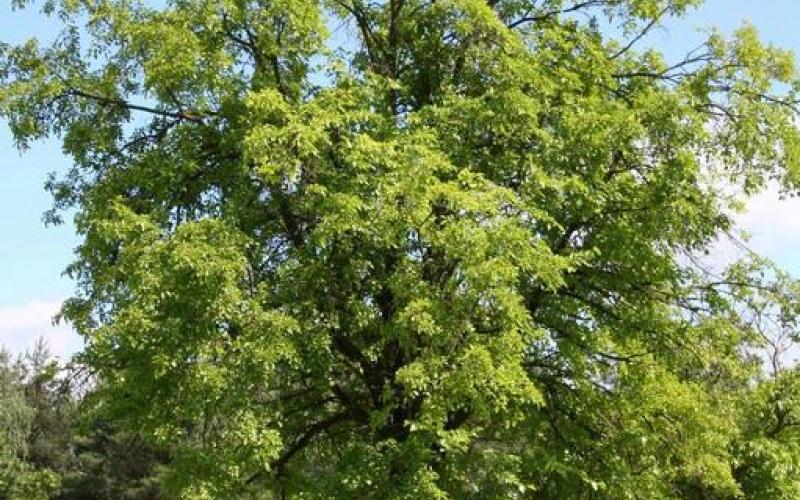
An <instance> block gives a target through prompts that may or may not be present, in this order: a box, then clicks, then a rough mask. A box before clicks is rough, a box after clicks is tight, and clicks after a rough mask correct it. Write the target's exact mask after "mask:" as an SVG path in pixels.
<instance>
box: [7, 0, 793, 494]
mask: <svg viewBox="0 0 800 500" xmlns="http://www.w3.org/2000/svg"><path fill="white" fill-rule="evenodd" d="M18 3H20V4H25V3H27V2H25V1H19V2H18ZM697 3H699V2H698V1H695V0H592V1H587V2H581V1H578V2H577V3H574V4H571V3H569V2H563V1H560V0H544V1H537V2H534V1H529V0H488V1H487V0H388V1H382V2H365V1H362V0H328V1H324V2H312V1H308V0H272V1H268V0H170V1H167V2H165V4H166V5H163V6H161V7H151V6H146V5H142V4H141V3H140V2H136V1H133V0H63V1H61V2H55V1H53V0H50V1H49V2H47V3H46V4H45V9H46V11H47V12H49V13H51V14H52V15H58V16H60V17H61V18H62V19H63V20H64V22H65V24H66V26H67V28H66V29H65V31H64V33H63V35H62V36H61V37H60V38H59V39H58V41H57V42H55V43H54V44H53V45H52V46H50V47H40V46H39V45H38V44H37V43H35V42H30V43H27V44H24V45H21V46H17V47H12V46H4V47H3V51H2V57H0V61H2V66H1V67H0V75H2V79H3V84H4V86H3V88H2V89H0V112H1V113H2V115H3V116H4V117H5V118H7V119H8V120H9V122H10V125H11V128H12V130H13V132H14V134H15V137H16V138H17V141H18V143H19V145H20V147H23V148H24V147H25V146H26V145H27V144H28V143H29V142H30V141H32V140H35V139H39V138H42V137H46V136H50V135H58V136H60V137H63V142H64V149H65V151H66V152H67V153H69V154H70V155H72V157H73V158H74V162H75V163H74V167H73V169H72V170H71V171H70V172H69V174H68V175H66V176H65V177H64V178H63V179H53V180H52V181H51V183H50V188H51V189H52V191H53V193H54V195H55V199H56V209H57V210H58V209H69V208H75V209H77V211H78V215H77V219H76V220H77V227H78V230H79V232H80V233H81V234H82V235H83V237H84V239H83V243H82V245H81V246H80V248H79V250H78V254H77V258H76V261H75V263H74V264H73V265H72V266H71V267H70V269H69V272H70V273H71V275H72V276H73V277H74V278H75V279H76V280H77V281H78V283H79V285H80V289H79V293H78V294H77V296H76V297H75V298H74V299H72V300H71V301H70V302H69V303H68V304H67V306H66V307H65V309H64V313H63V314H64V316H65V317H66V318H67V319H69V320H70V321H72V322H73V324H74V325H75V326H76V327H77V329H78V331H79V332H80V333H81V334H83V335H84V336H85V337H86V340H87V348H86V351H85V352H84V353H83V354H82V359H83V361H84V362H85V363H86V364H88V366H89V367H91V368H92V369H94V370H95V371H96V373H97V375H98V377H99V380H100V390H101V395H102V397H103V405H104V408H105V411H106V412H107V414H108V415H109V416H111V417H113V418H115V419H117V420H118V421H120V422H124V423H125V424H126V425H127V426H128V428H129V429H132V430H135V431H137V432H140V433H141V434H142V435H144V436H147V437H149V438H150V439H153V440H156V441H158V442H159V443H161V444H162V445H165V446H168V447H169V448H170V449H171V450H172V455H173V460H172V462H171V469H170V474H169V484H168V487H169V488H171V490H170V491H172V492H173V494H175V495H178V494H180V495H183V496H184V497H187V498H231V497H235V496H237V495H242V496H246V495H256V496H258V495H271V494H274V495H276V496H278V495H282V494H285V495H288V496H300V495H301V494H302V496H303V497H312V498H381V497H384V498H414V499H416V498H451V497H452V498H467V497H469V498H472V497H476V498H516V497H520V498H522V497H525V498H590V497H591V498H613V499H617V498H736V497H741V496H743V495H747V496H748V497H751V498H796V497H797V496H798V495H799V494H800V448H799V446H800V395H799V394H800V379H798V372H797V371H796V370H791V369H786V368H784V367H782V366H781V364H780V359H779V358H780V353H781V352H782V351H781V349H777V348H776V346H778V347H780V346H782V345H783V344H780V342H775V338H776V337H775V336H776V335H777V336H778V337H780V338H779V340H780V341H781V342H782V341H785V340H786V339H790V338H791V337H792V335H793V333H794V330H793V326H794V324H795V322H796V319H795V312H796V311H797V308H798V301H797V292H798V288H797V285H796V284H795V283H793V282H792V281H791V280H790V279H789V278H788V277H786V276H785V275H783V274H782V273H780V272H778V271H776V270H774V269H772V268H771V267H770V265H769V264H768V263H766V262H763V261H761V260H760V259H758V258H755V257H753V258H751V259H749V260H747V261H745V262H742V263H739V264H736V265H734V266H732V267H731V268H730V269H729V270H727V271H725V272H723V273H712V272H710V271H707V270H705V269H703V267H702V266H701V264H700V263H699V262H700V261H699V259H698V256H701V255H702V254H703V252H704V251H709V250H710V249H712V246H713V245H714V243H715V242H716V241H717V238H718V237H720V236H722V235H724V234H726V233H728V232H730V231H731V230H732V227H731V226H732V223H731V220H730V218H729V213H730V209H731V208H732V206H733V205H732V201H731V200H730V199H729V198H727V197H726V196H725V194H724V193H723V192H722V190H720V189H719V186H718V185H717V184H715V183H714V182H712V181H711V180H709V179H717V180H719V181H721V182H723V183H724V184H725V185H727V186H731V185H738V186H742V187H743V188H744V190H745V192H746V193H748V194H749V193H752V192H755V191H757V190H759V189H761V188H763V187H764V186H765V184H766V182H768V181H769V180H770V179H775V180H779V181H780V182H781V183H782V185H783V187H784V188H785V189H786V190H787V191H794V190H795V187H796V185H797V183H798V182H799V181H800V133H798V130H797V129H796V127H795V120H796V118H797V116H796V115H797V109H796V107H795V106H796V102H797V95H796V91H797V86H798V81H797V74H796V71H795V68H794V64H793V60H792V56H791V55H790V54H789V53H787V52H785V51H781V50H778V49H775V48H773V47H769V46H765V45H763V44H761V43H760V42H759V40H758V38H757V37H756V35H755V33H754V30H753V29H752V28H750V27H747V26H745V27H744V28H742V29H741V30H740V31H739V32H737V33H736V34H735V36H734V37H733V38H731V39H725V38H724V37H722V36H721V35H719V34H716V33H712V34H711V35H710V36H709V39H708V42H707V43H705V44H704V45H703V46H701V47H699V48H698V49H697V50H696V51H694V52H692V53H691V54H689V55H687V57H686V58H685V59H684V60H682V61H677V62H675V61H665V60H664V59H663V58H662V57H661V55H660V54H658V53H657V52H655V51H651V50H648V51H642V50H640V49H639V48H638V44H637V42H639V41H640V40H641V34H642V33H645V32H647V31H648V30H649V29H651V28H652V27H653V26H654V25H656V24H657V23H658V22H659V20H660V19H662V18H664V17H666V16H679V15H682V14H684V13H685V12H687V11H688V10H689V9H690V8H692V7H694V6H695V5H696V4H697ZM586 14H588V16H587V15H586ZM587 19H590V21H586V20H587ZM600 22H603V23H605V24H608V25H609V26H610V27H607V28H603V29H601V28H599V27H598V25H599V23H600ZM58 213H59V212H58V211H54V212H53V213H52V214H50V215H51V217H52V220H54V221H56V220H58ZM763 347H767V348H770V349H771V352H773V353H777V354H776V357H775V358H774V359H775V360H777V361H776V363H774V366H773V367H772V368H773V369H771V370H770V373H771V375H769V376H767V375H764V373H766V372H765V371H764V370H762V368H761V363H760V359H761V358H760V357H759V355H758V354H757V353H758V352H759V350H760V349H761V348H763Z"/></svg>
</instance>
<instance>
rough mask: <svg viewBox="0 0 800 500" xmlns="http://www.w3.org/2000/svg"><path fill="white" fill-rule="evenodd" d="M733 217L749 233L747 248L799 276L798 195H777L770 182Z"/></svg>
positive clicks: (799, 206) (799, 222)
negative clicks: (784, 197)
mask: <svg viewBox="0 0 800 500" xmlns="http://www.w3.org/2000/svg"><path fill="white" fill-rule="evenodd" d="M736 221H737V224H738V226H739V227H740V228H741V229H744V230H745V231H746V232H748V233H749V234H750V236H751V239H750V241H749V243H748V246H749V247H750V248H752V249H753V250H754V251H756V252H758V253H759V254H761V255H764V256H766V257H769V258H770V259H772V260H773V261H775V263H776V264H778V265H779V266H780V267H782V268H784V269H786V270H787V271H789V272H791V273H792V274H794V275H795V277H800V198H786V199H781V197H780V192H779V189H778V187H777V186H775V185H772V186H770V187H769V189H767V190H765V191H763V192H762V193H759V194H758V195H757V196H755V197H753V198H752V199H750V200H749V201H748V203H747V211H746V212H744V213H742V214H740V215H738V216H737V217H736Z"/></svg>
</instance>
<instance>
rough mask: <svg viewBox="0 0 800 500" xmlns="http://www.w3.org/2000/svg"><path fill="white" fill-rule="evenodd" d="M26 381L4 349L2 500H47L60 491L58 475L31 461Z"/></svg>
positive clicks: (0, 354)
mask: <svg viewBox="0 0 800 500" xmlns="http://www.w3.org/2000/svg"><path fill="white" fill-rule="evenodd" d="M23 380H24V374H23V372H22V370H21V366H20V364H19V363H13V362H12V361H11V356H10V354H9V353H8V352H7V351H5V350H0V497H2V498H8V499H10V500H19V499H28V500H39V499H47V498H49V496H50V494H51V493H53V492H54V491H56V489H57V488H58V476H57V475H56V474H55V473H54V472H53V471H51V470H49V469H36V468H35V467H33V466H31V464H30V463H29V462H28V454H29V446H28V438H29V435H30V432H31V427H32V426H33V422H32V421H33V416H34V412H33V409H32V408H31V407H30V405H29V404H28V402H27V401H26V399H25V395H24V392H23V390H22V389H23Z"/></svg>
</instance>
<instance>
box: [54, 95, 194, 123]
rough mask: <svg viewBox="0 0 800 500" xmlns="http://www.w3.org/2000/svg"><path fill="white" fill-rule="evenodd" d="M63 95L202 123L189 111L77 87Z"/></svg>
mask: <svg viewBox="0 0 800 500" xmlns="http://www.w3.org/2000/svg"><path fill="white" fill-rule="evenodd" d="M65 95H68V96H76V97H82V98H84V99H89V100H92V101H96V102H99V103H101V104H106V105H110V106H117V107H120V108H125V109H129V110H131V111H142V112H144V113H150V114H152V115H157V116H164V117H167V118H175V119H177V120H185V121H188V122H193V123H203V117H202V116H200V115H198V114H195V113H193V112H191V111H166V110H163V109H157V108H152V107H150V106H143V105H140V104H133V103H130V102H128V101H126V100H124V99H119V98H114V97H104V96H99V95H95V94H90V93H89V92H84V91H83V90H78V89H70V90H68V91H67V92H65Z"/></svg>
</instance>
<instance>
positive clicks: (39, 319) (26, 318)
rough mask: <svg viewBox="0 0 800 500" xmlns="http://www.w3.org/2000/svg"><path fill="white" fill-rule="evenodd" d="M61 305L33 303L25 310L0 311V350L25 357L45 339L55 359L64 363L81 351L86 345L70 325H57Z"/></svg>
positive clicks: (53, 302) (2, 309)
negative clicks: (23, 353) (1, 348)
mask: <svg viewBox="0 0 800 500" xmlns="http://www.w3.org/2000/svg"><path fill="white" fill-rule="evenodd" d="M61 303H62V301H61V300H54V301H31V302H29V303H28V304H26V305H24V306H22V307H17V308H14V307H4V308H0V346H3V347H5V348H6V349H9V350H10V351H11V352H13V353H21V352H24V351H25V350H26V349H30V348H31V347H33V345H34V344H35V343H36V341H37V340H38V339H39V338H43V339H45V341H46V342H47V345H48V347H49V348H50V350H51V352H52V353H53V355H55V356H58V357H59V358H61V359H66V358H68V357H69V356H70V355H72V354H74V353H75V352H77V351H78V350H80V348H81V347H82V346H83V341H82V340H81V338H80V337H79V336H78V335H77V334H76V333H75V332H74V331H73V329H72V328H71V327H70V326H69V325H68V324H64V323H63V322H62V323H60V324H58V325H54V324H53V317H54V316H55V315H56V313H58V310H59V308H60V307H61Z"/></svg>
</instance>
